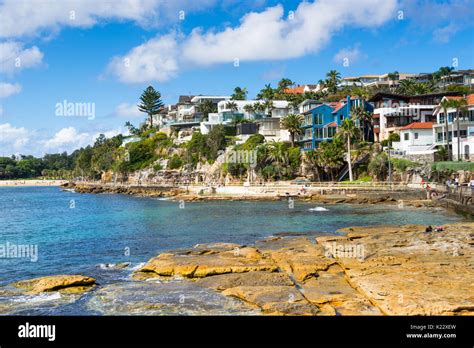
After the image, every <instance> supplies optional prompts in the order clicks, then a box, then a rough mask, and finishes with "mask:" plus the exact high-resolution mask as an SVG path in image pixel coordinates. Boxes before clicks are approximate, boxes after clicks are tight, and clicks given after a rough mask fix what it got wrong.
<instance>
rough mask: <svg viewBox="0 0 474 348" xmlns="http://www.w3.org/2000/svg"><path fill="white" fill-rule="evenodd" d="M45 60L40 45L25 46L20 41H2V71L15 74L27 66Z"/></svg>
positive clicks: (0, 60) (29, 66)
mask: <svg viewBox="0 0 474 348" xmlns="http://www.w3.org/2000/svg"><path fill="white" fill-rule="evenodd" d="M42 60H43V53H42V52H41V51H40V50H39V49H38V47H36V46H33V47H31V48H23V44H21V43H19V42H13V41H10V42H1V43H0V72H4V73H8V74H13V73H15V72H17V71H20V70H22V69H26V68H32V67H35V66H37V65H39V64H41V61H42Z"/></svg>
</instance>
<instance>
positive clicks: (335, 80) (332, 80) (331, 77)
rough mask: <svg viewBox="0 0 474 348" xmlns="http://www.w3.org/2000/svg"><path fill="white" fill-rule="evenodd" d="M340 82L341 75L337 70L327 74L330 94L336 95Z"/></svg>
mask: <svg viewBox="0 0 474 348" xmlns="http://www.w3.org/2000/svg"><path fill="white" fill-rule="evenodd" d="M339 82H341V74H340V73H339V72H337V71H336V70H331V71H329V72H328V73H327V74H326V87H327V88H328V90H329V92H330V93H332V94H334V93H336V92H337V86H338V85H339Z"/></svg>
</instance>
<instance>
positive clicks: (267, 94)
mask: <svg viewBox="0 0 474 348" xmlns="http://www.w3.org/2000/svg"><path fill="white" fill-rule="evenodd" d="M274 98H275V90H274V89H273V88H272V86H271V84H267V85H265V87H264V88H263V89H262V90H261V91H260V93H258V94H257V99H263V100H273V99H274Z"/></svg>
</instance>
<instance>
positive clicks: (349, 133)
mask: <svg viewBox="0 0 474 348" xmlns="http://www.w3.org/2000/svg"><path fill="white" fill-rule="evenodd" d="M338 131H339V133H340V134H341V136H342V137H343V138H344V139H345V140H346V141H347V165H348V167H349V181H353V180H354V178H353V176H352V162H351V139H353V138H355V137H356V136H357V135H358V129H357V127H356V126H355V124H354V122H353V121H352V120H351V119H349V118H346V119H345V120H344V122H342V125H341V126H340V127H339V130H338Z"/></svg>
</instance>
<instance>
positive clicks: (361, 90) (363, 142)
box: [0, 67, 472, 180]
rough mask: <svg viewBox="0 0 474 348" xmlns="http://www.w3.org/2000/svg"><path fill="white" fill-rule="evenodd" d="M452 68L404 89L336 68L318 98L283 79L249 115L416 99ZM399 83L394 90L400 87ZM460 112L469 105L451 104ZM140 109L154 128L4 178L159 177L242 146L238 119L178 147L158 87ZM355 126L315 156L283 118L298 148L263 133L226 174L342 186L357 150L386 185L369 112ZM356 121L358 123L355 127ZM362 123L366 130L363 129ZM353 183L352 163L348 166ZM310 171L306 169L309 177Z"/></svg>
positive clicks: (207, 106) (4, 164)
mask: <svg viewBox="0 0 474 348" xmlns="http://www.w3.org/2000/svg"><path fill="white" fill-rule="evenodd" d="M451 71H452V68H448V67H442V68H440V69H439V70H438V71H436V72H435V73H433V74H432V80H430V81H428V82H425V83H419V82H416V81H415V80H402V81H400V83H399V84H398V87H396V88H395V87H393V88H392V87H391V86H388V87H375V88H367V87H359V86H344V87H340V85H339V84H340V82H341V75H340V73H338V72H337V71H335V70H332V71H329V72H328V73H327V74H326V78H325V79H324V80H320V81H319V82H318V84H319V86H320V89H319V91H318V92H308V93H304V94H292V93H288V89H289V88H292V87H294V85H295V83H294V82H293V81H291V80H290V79H286V78H284V79H282V80H280V82H279V83H278V85H277V87H276V88H272V86H271V85H270V84H267V85H265V86H264V88H262V89H261V90H260V92H259V93H258V94H257V96H256V99H259V100H261V102H259V103H256V104H254V105H246V111H247V112H256V113H260V114H263V113H265V112H266V113H270V112H271V110H272V108H273V101H274V100H287V101H288V102H289V103H290V105H291V106H293V107H296V106H297V105H298V104H299V103H301V102H302V101H303V100H305V99H318V100H321V101H325V102H328V101H339V100H341V99H344V98H345V97H346V96H347V95H357V96H359V97H361V98H363V99H366V100H367V99H368V98H370V97H371V96H372V95H374V94H375V93H377V92H395V93H401V94H406V95H416V94H423V93H429V92H435V91H439V89H438V88H437V87H436V83H437V82H438V81H439V80H440V79H441V78H442V77H443V76H446V75H448V74H449V73H451ZM398 78H399V77H398V73H397V72H393V73H391V74H389V79H390V80H392V81H395V80H398ZM394 85H395V84H394ZM444 90H447V91H454V90H458V91H463V92H469V91H468V90H467V89H466V88H465V87H462V86H461V87H460V86H449V87H446V88H445V89H444ZM247 94H248V92H247V89H246V88H243V87H236V88H235V89H234V91H233V93H232V98H231V99H232V100H231V101H230V102H229V103H228V105H227V107H228V108H229V109H231V110H235V109H236V107H237V105H236V103H235V102H234V101H235V100H245V99H246V98H247ZM451 106H452V107H456V109H457V110H461V109H462V105H458V106H455V105H451ZM138 107H139V110H140V111H142V112H144V113H145V114H146V120H147V122H144V123H142V124H141V125H140V126H138V127H135V126H134V125H132V124H131V123H130V122H127V123H126V124H125V125H126V126H127V127H128V129H129V134H130V135H129V136H123V135H118V136H115V137H112V138H109V139H107V138H106V137H105V136H104V135H100V136H99V137H98V138H97V139H96V141H95V143H94V144H93V145H91V146H87V147H85V148H81V149H79V150H76V151H74V152H73V153H72V154H70V155H68V154H67V153H65V152H64V153H62V154H47V155H45V156H44V157H43V158H35V157H33V156H22V155H20V156H17V157H15V156H12V157H11V158H10V157H0V179H14V178H38V177H44V178H73V177H76V178H77V177H82V178H86V179H99V178H101V175H102V174H103V173H105V172H111V171H112V172H114V173H118V174H122V175H123V176H126V175H128V174H130V173H133V172H135V171H137V170H142V169H146V168H151V169H153V170H155V171H159V170H162V169H168V170H186V171H193V170H195V169H196V168H197V167H198V166H199V165H200V164H204V163H208V164H212V163H214V161H215V160H216V159H217V158H218V156H219V155H220V154H221V153H222V151H223V150H225V149H226V148H227V147H228V146H231V145H234V144H235V137H233V135H235V126H236V125H237V124H238V123H240V122H243V121H242V120H235V121H234V123H233V124H232V125H231V127H229V126H227V127H224V126H216V127H213V129H212V130H211V131H210V133H209V134H205V135H204V134H201V133H200V132H199V131H197V132H194V133H193V134H192V137H191V140H190V141H188V142H187V143H184V144H179V145H178V144H177V142H176V141H175V140H176V139H175V136H176V134H171V135H170V136H167V135H166V134H165V133H161V132H160V131H159V128H158V127H157V126H156V125H153V116H154V115H156V114H157V113H158V112H159V111H160V109H161V108H162V107H163V102H162V101H161V94H160V92H158V91H156V90H155V89H154V88H153V87H152V86H149V87H147V88H146V89H145V90H144V92H143V94H142V95H141V96H140V99H139V105H138ZM199 110H200V112H201V113H203V115H204V119H206V118H207V116H208V114H209V113H211V112H216V108H215V104H213V103H212V102H210V101H209V100H207V101H206V102H203V103H201V105H199ZM352 114H353V117H354V119H353V120H346V121H345V122H344V124H343V125H342V126H341V127H339V130H338V134H336V137H335V138H334V141H332V142H323V143H321V144H319V146H318V148H317V149H316V150H315V151H310V152H306V153H303V154H302V153H301V152H300V149H299V147H298V145H297V144H296V139H297V137H298V136H300V135H301V134H302V129H301V123H302V121H303V120H302V117H301V116H300V115H296V114H289V115H287V116H286V117H284V118H283V119H282V122H281V127H282V128H283V129H287V130H288V132H289V133H290V135H291V143H283V142H274V141H271V142H265V139H264V137H263V136H262V135H259V134H256V135H253V136H251V137H250V138H249V139H248V140H247V141H246V142H245V143H243V144H241V145H238V146H235V147H234V150H245V151H255V152H256V154H257V156H256V163H254V165H250V164H249V163H224V165H223V166H222V171H223V173H224V174H226V173H229V174H231V175H232V176H234V177H237V178H241V179H245V178H246V177H249V175H250V174H251V175H252V176H255V175H256V176H258V177H260V178H264V179H265V180H279V179H290V178H294V177H296V176H298V175H301V174H304V175H307V174H308V172H309V174H310V175H311V174H312V176H313V177H314V178H315V179H317V180H335V179H336V178H337V176H338V174H339V173H340V171H341V170H342V169H343V168H344V166H346V165H347V164H346V163H347V162H346V158H345V156H344V155H345V153H346V152H347V151H348V149H349V151H350V152H351V159H352V160H353V161H357V159H359V158H361V157H363V156H364V155H367V154H370V155H371V156H370V157H371V159H370V161H369V162H368V163H363V164H360V165H358V166H357V167H356V168H355V169H354V170H355V178H357V177H358V178H361V177H365V178H368V177H373V178H377V179H379V180H385V179H386V177H387V175H388V157H387V155H386V153H385V152H380V148H378V150H375V149H374V148H373V146H372V144H370V143H369V142H367V140H370V139H372V138H370V139H369V131H370V130H371V127H372V115H371V114H370V113H368V112H367V111H364V110H363V109H354V110H353V112H352ZM355 121H357V122H355ZM356 124H358V125H359V127H356ZM399 140H400V139H399V136H398V135H397V134H395V133H394V134H392V135H390V138H389V139H388V140H385V141H383V142H382V144H381V145H382V146H388V145H389V144H390V143H392V142H395V141H399ZM438 155H439V157H440V158H448V159H449V158H451V156H452V154H450V153H449V152H448V151H446V150H443V149H440V150H439V153H438ZM301 164H304V165H305V166H306V172H305V173H302V170H301V169H302V167H301ZM391 164H392V168H393V169H394V170H396V171H399V172H403V171H405V170H406V169H407V168H410V167H414V166H415V165H416V163H413V162H410V161H407V160H401V159H393V158H392V160H391ZM348 167H349V171H350V173H349V174H350V176H351V177H352V175H353V173H352V165H351V164H350V165H349V166H348ZM456 168H459V169H464V168H468V169H472V166H471V165H470V164H469V165H468V164H457V163H454V162H441V163H435V164H434V167H433V169H434V170H438V171H441V170H445V171H446V170H455V169H456ZM303 172H304V171H303Z"/></svg>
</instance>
